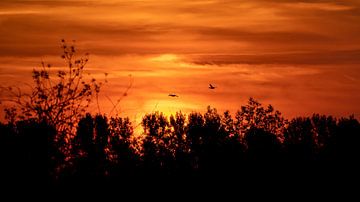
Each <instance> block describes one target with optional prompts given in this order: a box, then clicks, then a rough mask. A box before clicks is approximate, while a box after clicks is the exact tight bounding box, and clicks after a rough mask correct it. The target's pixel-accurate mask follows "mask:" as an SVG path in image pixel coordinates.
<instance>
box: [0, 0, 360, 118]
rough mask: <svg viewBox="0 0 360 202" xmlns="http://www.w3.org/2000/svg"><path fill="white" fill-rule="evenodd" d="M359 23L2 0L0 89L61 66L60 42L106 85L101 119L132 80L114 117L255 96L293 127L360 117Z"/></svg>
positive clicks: (351, 3)
mask: <svg viewBox="0 0 360 202" xmlns="http://www.w3.org/2000/svg"><path fill="white" fill-rule="evenodd" d="M104 2H106V3H104ZM359 22H360V1H358V0H347V1H340V0H306V1H305V0H303V1H295V0H251V1H250V0H248V1H239V0H177V1H173V0H142V1H141V0H138V1H136V0H134V1H126V0H111V1H110V0H109V1H97V0H93V1H86V0H57V1H46V0H23V1H20V0H1V2H0V24H1V26H0V84H1V85H5V84H6V85H8V84H11V83H15V84H17V85H21V83H20V81H21V82H30V80H29V79H30V78H31V71H32V69H33V68H34V67H38V66H39V64H40V62H41V61H42V60H44V61H47V62H49V63H52V64H54V65H55V66H59V65H61V63H60V62H61V59H60V57H59V55H60V52H61V50H60V48H59V45H60V43H59V42H60V40H61V39H62V38H64V39H67V40H69V41H70V40H73V39H75V40H76V41H77V42H76V44H77V47H78V48H79V49H80V51H81V52H83V53H85V52H89V53H90V54H91V56H90V63H89V64H88V65H87V68H88V70H89V71H90V72H92V73H93V75H98V77H102V76H103V73H104V72H107V73H109V83H108V84H107V86H105V87H104V89H103V91H102V93H101V109H102V111H101V112H102V113H109V111H110V108H111V104H110V102H109V101H108V99H107V98H106V97H110V99H111V100H113V101H116V100H117V99H118V98H119V97H121V94H122V92H123V91H124V90H125V88H126V86H127V85H128V82H129V78H128V75H129V74H131V75H132V77H133V79H134V83H133V87H132V88H131V90H130V91H129V94H128V96H127V97H126V98H125V99H124V100H123V101H122V103H121V106H120V108H119V109H118V110H119V112H120V114H121V115H128V116H130V117H131V118H135V119H137V120H139V117H141V116H142V115H143V114H144V113H148V112H152V111H156V110H160V111H164V112H165V113H167V114H169V113H174V112H176V111H178V110H182V111H184V112H189V111H193V110H195V111H203V110H205V109H206V106H208V105H211V106H213V107H216V108H218V109H219V110H220V111H223V110H225V109H229V110H231V111H233V112H234V111H235V110H236V109H239V107H240V106H241V105H243V104H245V103H246V100H247V99H248V98H249V97H250V96H252V97H254V98H256V99H258V100H259V101H260V102H262V103H264V104H269V103H271V104H273V105H274V106H275V108H276V109H279V110H280V111H281V112H283V113H284V115H285V116H286V117H289V118H290V117H293V116H297V115H299V116H301V115H310V114H312V113H313V112H316V113H325V114H332V115H336V116H347V115H349V114H355V115H356V116H357V117H359V116H360V105H359V103H360V93H359V92H360V85H359V84H360V65H359V64H360V23H359ZM209 83H213V84H215V85H216V86H218V88H217V89H216V90H215V91H212V90H210V89H208V84H209ZM169 93H177V94H178V95H179V97H178V98H171V97H168V94H169Z"/></svg>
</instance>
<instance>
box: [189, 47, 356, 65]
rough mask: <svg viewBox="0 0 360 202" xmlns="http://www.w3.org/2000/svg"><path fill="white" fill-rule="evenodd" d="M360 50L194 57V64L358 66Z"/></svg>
mask: <svg viewBox="0 0 360 202" xmlns="http://www.w3.org/2000/svg"><path fill="white" fill-rule="evenodd" d="M359 56H360V50H348V51H321V52H308V53H291V52H290V53H273V54H256V55H240V54H233V55H214V54H212V55H197V56H196V55H195V56H193V59H192V62H193V63H195V64H215V65H228V64H283V65H284V64H287V65H291V64H293V65H324V64H331V65H334V64H360V57H359Z"/></svg>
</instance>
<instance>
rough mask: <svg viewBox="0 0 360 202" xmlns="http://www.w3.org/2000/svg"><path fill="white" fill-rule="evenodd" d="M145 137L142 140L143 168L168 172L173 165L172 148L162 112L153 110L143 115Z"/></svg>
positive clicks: (166, 123) (165, 119)
mask: <svg viewBox="0 0 360 202" xmlns="http://www.w3.org/2000/svg"><path fill="white" fill-rule="evenodd" d="M142 125H143V127H144V135H145V138H144V140H143V148H142V149H143V152H142V153H143V161H144V164H145V168H146V169H149V170H153V171H160V170H162V172H169V171H170V170H171V168H173V166H174V152H175V151H174V148H173V147H172V146H171V136H170V129H169V122H168V120H167V118H166V117H165V116H164V115H163V114H162V113H158V112H155V113H153V114H147V115H145V116H144V117H143V120H142Z"/></svg>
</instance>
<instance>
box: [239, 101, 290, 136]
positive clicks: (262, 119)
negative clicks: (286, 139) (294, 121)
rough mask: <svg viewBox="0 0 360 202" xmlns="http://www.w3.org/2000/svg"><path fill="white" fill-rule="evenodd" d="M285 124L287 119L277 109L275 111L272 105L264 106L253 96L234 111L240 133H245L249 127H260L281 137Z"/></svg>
mask: <svg viewBox="0 0 360 202" xmlns="http://www.w3.org/2000/svg"><path fill="white" fill-rule="evenodd" d="M286 124H287V120H285V119H284V118H283V117H282V115H281V113H280V112H279V111H275V110H274V107H273V106H272V105H269V106H268V107H267V108H264V107H262V105H261V104H260V103H259V102H258V101H256V100H255V99H253V98H250V99H249V101H248V104H247V105H245V106H241V110H239V111H237V112H236V128H237V130H239V132H240V134H245V133H246V132H247V131H248V130H249V129H251V128H262V129H264V130H265V131H268V132H270V133H273V134H275V135H277V136H278V137H279V138H282V137H281V135H282V134H283V130H284V128H285V126H286Z"/></svg>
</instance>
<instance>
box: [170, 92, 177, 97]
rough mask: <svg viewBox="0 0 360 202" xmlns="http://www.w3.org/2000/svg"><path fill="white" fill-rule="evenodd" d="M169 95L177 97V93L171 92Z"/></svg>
mask: <svg viewBox="0 0 360 202" xmlns="http://www.w3.org/2000/svg"><path fill="white" fill-rule="evenodd" d="M169 96H170V97H179V96H178V95H176V94H173V93H170V94H169Z"/></svg>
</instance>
